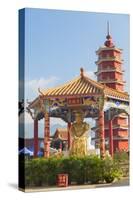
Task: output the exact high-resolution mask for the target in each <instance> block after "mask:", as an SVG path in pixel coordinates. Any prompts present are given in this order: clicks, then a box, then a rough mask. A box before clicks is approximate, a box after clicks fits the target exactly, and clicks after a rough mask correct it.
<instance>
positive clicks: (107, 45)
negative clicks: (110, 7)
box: [104, 21, 114, 47]
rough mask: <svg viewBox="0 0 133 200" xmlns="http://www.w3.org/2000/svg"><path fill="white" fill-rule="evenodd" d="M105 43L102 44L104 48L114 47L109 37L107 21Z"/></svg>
mask: <svg viewBox="0 0 133 200" xmlns="http://www.w3.org/2000/svg"><path fill="white" fill-rule="evenodd" d="M106 39H107V40H106V41H105V43H104V45H105V46H106V47H114V44H113V41H112V37H111V35H110V26H109V21H107V36H106Z"/></svg>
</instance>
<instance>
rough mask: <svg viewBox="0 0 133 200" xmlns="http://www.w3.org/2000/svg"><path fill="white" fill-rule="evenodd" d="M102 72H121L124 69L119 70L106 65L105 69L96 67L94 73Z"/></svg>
mask: <svg viewBox="0 0 133 200" xmlns="http://www.w3.org/2000/svg"><path fill="white" fill-rule="evenodd" d="M102 72H119V73H123V72H124V70H119V69H116V68H111V67H107V68H106V69H98V71H97V72H95V74H96V75H98V74H100V73H102Z"/></svg>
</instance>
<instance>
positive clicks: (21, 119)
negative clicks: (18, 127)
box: [19, 112, 33, 124]
mask: <svg viewBox="0 0 133 200" xmlns="http://www.w3.org/2000/svg"><path fill="white" fill-rule="evenodd" d="M24 115H25V116H24ZM24 117H25V118H24ZM24 119H25V123H26V124H31V123H33V119H32V118H31V116H30V114H29V113H27V112H24V113H22V114H21V115H20V116H19V123H20V124H23V123H24Z"/></svg>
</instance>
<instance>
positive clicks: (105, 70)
mask: <svg viewBox="0 0 133 200" xmlns="http://www.w3.org/2000/svg"><path fill="white" fill-rule="evenodd" d="M96 54H97V56H98V60H97V61H96V64H97V72H95V74H96V76H97V81H98V82H99V83H101V84H103V85H105V86H108V87H110V88H113V89H115V90H117V91H121V92H123V93H124V92H125V91H124V83H125V81H123V72H124V71H123V69H122V65H123V60H122V49H120V48H117V47H116V46H115V45H114V43H113V41H112V37H111V35H110V33H109V25H108V31H107V36H106V41H105V43H104V46H103V47H100V48H99V49H98V50H97V51H96ZM118 104H119V102H118ZM109 126H110V124H109V122H108V120H107V119H106V118H105V138H106V143H107V144H108V142H109V141H108V140H109V134H110V133H109V129H110V128H109ZM111 126H112V131H113V133H112V134H113V151H116V150H126V151H127V150H128V120H127V115H125V114H119V115H117V116H114V118H113V120H112V124H111ZM94 130H95V131H96V135H97V134H98V129H97V126H96V127H95V129H94Z"/></svg>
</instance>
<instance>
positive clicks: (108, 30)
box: [107, 21, 110, 35]
mask: <svg viewBox="0 0 133 200" xmlns="http://www.w3.org/2000/svg"><path fill="white" fill-rule="evenodd" d="M107 35H110V34H109V21H107Z"/></svg>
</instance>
